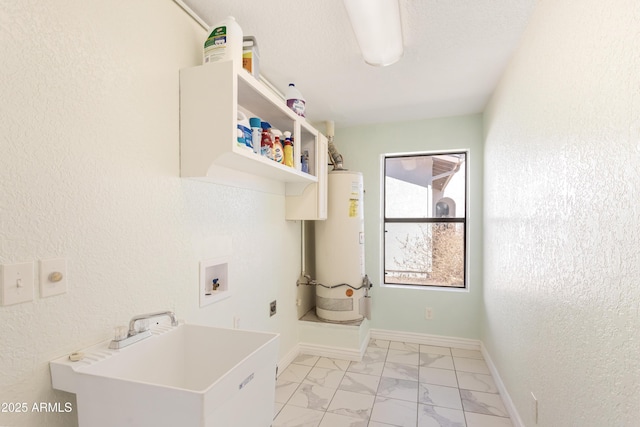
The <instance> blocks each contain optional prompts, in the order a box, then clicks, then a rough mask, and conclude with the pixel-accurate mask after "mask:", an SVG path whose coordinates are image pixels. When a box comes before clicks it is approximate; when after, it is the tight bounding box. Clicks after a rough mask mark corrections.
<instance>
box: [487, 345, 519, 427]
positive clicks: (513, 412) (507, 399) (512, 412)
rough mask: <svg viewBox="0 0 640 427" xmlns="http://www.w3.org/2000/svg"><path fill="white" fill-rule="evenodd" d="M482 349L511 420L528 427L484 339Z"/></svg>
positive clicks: (517, 424) (517, 425)
mask: <svg viewBox="0 0 640 427" xmlns="http://www.w3.org/2000/svg"><path fill="white" fill-rule="evenodd" d="M480 351H481V352H482V357H484V361H485V362H486V363H487V366H488V367H489V370H490V371H491V375H492V376H493V381H494V382H495V383H496V387H498V391H499V392H500V397H502V401H503V402H504V405H505V407H506V409H507V412H509V416H510V417H511V422H512V423H513V426H514V427H526V426H525V425H524V423H523V422H522V418H520V414H519V413H518V410H517V409H516V406H515V405H514V404H513V400H511V396H510V395H509V392H508V391H507V388H506V387H505V385H504V382H502V378H500V374H499V373H498V369H497V368H496V365H495V364H494V363H493V360H492V359H491V355H490V354H489V351H488V350H487V348H486V347H485V346H484V343H483V342H482V341H480Z"/></svg>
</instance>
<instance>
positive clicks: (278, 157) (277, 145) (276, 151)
mask: <svg viewBox="0 0 640 427" xmlns="http://www.w3.org/2000/svg"><path fill="white" fill-rule="evenodd" d="M283 148H284V147H282V142H280V137H279V136H278V135H276V136H275V140H274V141H273V160H275V161H276V162H278V163H283V162H284V149H283Z"/></svg>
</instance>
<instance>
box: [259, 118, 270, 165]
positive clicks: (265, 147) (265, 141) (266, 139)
mask: <svg viewBox="0 0 640 427" xmlns="http://www.w3.org/2000/svg"><path fill="white" fill-rule="evenodd" d="M261 127H262V139H261V141H260V154H261V155H263V156H264V157H267V158H269V159H271V160H273V141H272V140H271V132H269V131H270V130H271V125H270V124H269V122H262V123H261Z"/></svg>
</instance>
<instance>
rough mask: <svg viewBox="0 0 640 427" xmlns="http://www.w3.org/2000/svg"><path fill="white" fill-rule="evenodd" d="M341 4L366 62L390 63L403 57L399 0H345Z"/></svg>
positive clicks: (378, 64)
mask: <svg viewBox="0 0 640 427" xmlns="http://www.w3.org/2000/svg"><path fill="white" fill-rule="evenodd" d="M344 7H345V8H346V9H347V14H348V15H349V20H350V21H351V26H352V27H353V32H354V33H355V35H356V39H357V40H358V44H359V45H360V50H361V51H362V57H363V58H364V61H365V62H366V63H367V64H369V65H376V66H385V65H391V64H393V63H394V62H397V61H398V60H399V59H400V58H401V57H402V54H403V52H404V48H403V46H402V24H401V23H400V6H399V5H398V0H344Z"/></svg>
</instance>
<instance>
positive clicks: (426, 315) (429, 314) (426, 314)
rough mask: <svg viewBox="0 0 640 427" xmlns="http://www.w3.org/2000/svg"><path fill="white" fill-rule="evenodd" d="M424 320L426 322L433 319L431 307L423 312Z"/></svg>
mask: <svg viewBox="0 0 640 427" xmlns="http://www.w3.org/2000/svg"><path fill="white" fill-rule="evenodd" d="M424 318H425V319H427V320H431V319H433V309H432V308H431V307H427V308H426V310H425V311H424Z"/></svg>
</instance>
